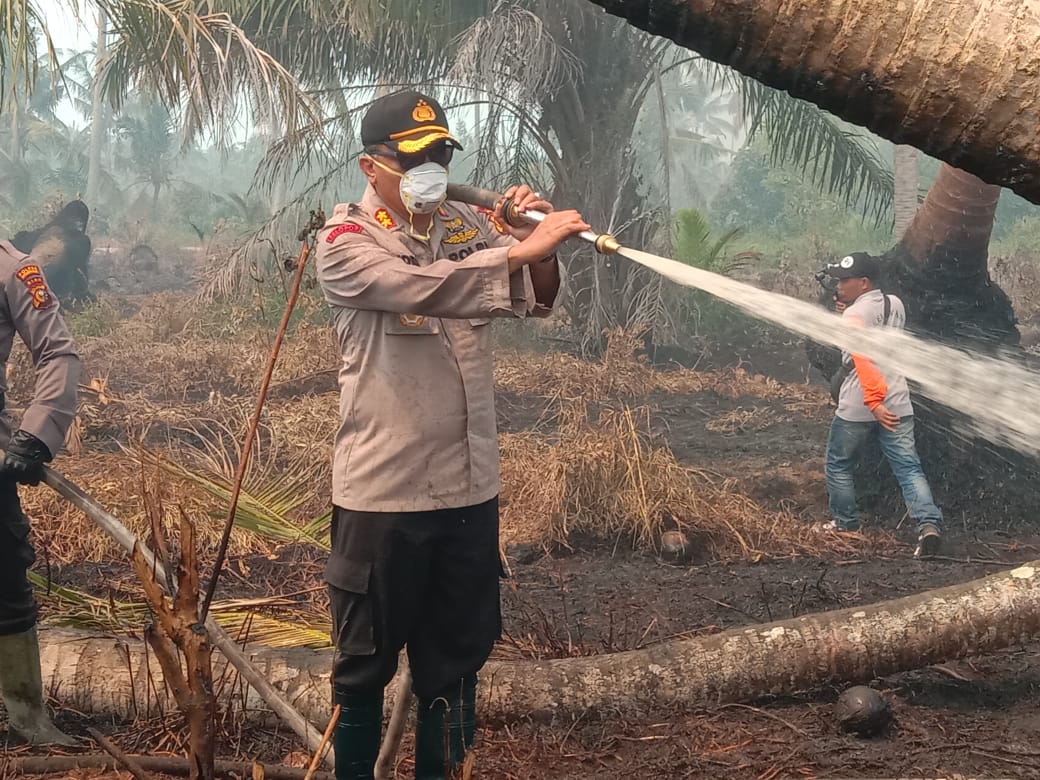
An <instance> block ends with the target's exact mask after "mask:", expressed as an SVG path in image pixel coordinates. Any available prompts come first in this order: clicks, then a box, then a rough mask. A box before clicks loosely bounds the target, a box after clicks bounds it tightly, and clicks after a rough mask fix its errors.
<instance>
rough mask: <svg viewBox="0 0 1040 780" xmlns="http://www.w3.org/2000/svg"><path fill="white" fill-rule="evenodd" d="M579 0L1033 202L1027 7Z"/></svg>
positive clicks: (840, 0)
mask: <svg viewBox="0 0 1040 780" xmlns="http://www.w3.org/2000/svg"><path fill="white" fill-rule="evenodd" d="M591 2H593V3H595V4H596V5H598V6H602V7H603V8H605V9H606V10H607V11H609V12H610V13H612V14H615V15H617V16H621V17H623V18H625V19H627V20H628V21H629V22H630V23H631V24H633V25H634V26H636V27H639V28H641V29H643V30H647V31H649V32H651V33H653V34H655V35H660V36H663V37H665V38H669V39H671V40H673V41H675V42H676V43H679V44H680V45H682V46H685V47H686V48H688V49H692V50H694V51H696V52H698V53H699V54H701V55H702V56H704V57H706V58H708V59H710V60H712V61H715V62H719V63H722V64H724V65H728V66H729V67H731V68H733V69H734V70H737V71H739V72H740V73H743V74H745V75H747V76H750V77H752V78H754V79H756V80H758V81H760V82H762V83H763V84H766V85H768V86H770V87H773V88H776V89H779V90H784V91H786V92H789V93H790V94H791V95H793V96H794V97H797V98H802V99H804V100H808V101H810V102H812V103H815V104H816V105H818V106H821V107H822V108H824V109H826V110H828V111H831V112H833V113H834V114H836V115H837V116H839V117H841V118H843V119H845V120H847V121H849V122H853V123H855V124H857V125H860V126H863V127H867V128H869V129H870V130H872V131H873V132H875V133H877V134H878V135H879V136H881V137H882V138H887V139H889V140H891V141H892V142H894V143H897V144H908V145H910V146H914V147H916V148H918V149H920V150H921V151H923V152H925V153H926V154H929V155H931V156H933V157H937V158H939V159H941V160H944V161H946V162H948V163H950V164H951V165H954V166H956V167H957V168H960V169H962V170H965V171H968V172H970V173H973V174H975V175H976V176H979V177H981V178H982V179H983V180H985V181H987V182H989V183H991V184H999V185H1001V186H1005V187H1009V188H1011V189H1012V190H1014V191H1015V192H1017V193H1019V194H1020V195H1022V196H1023V197H1025V198H1027V199H1029V200H1031V201H1033V202H1034V203H1040V176H1037V175H1036V174H1035V173H1033V172H1034V171H1035V170H1036V168H1037V165H1038V163H1040V160H1038V158H1037V155H1038V152H1037V149H1040V121H1038V114H1037V109H1036V108H1035V101H1034V93H1035V91H1036V78H1035V75H1034V74H1035V67H1034V63H1033V58H1034V56H1035V55H1034V51H1035V46H1034V45H1033V44H1034V42H1035V41H1036V40H1037V38H1038V37H1040V18H1038V17H1037V16H1036V14H1035V13H1033V12H1032V10H1031V9H1030V8H1029V4H1028V3H1023V2H1021V0H999V1H998V2H995V3H987V4H979V3H952V4H950V3H947V4H935V3H931V2H928V0H910V2H906V3H900V4H892V3H889V2H884V1H883V0H874V1H873V2H860V1H856V0H828V1H827V2H822V3H821V2H819V1H818V0H793V1H792V2H788V3H784V4H783V5H782V7H781V8H780V10H777V7H776V6H775V5H771V4H765V3H760V2H757V0H731V1H730V2H727V3H726V4H725V6H724V10H720V6H719V4H718V3H717V2H714V1H713V0H684V2H659V1H655V0H591ZM994 52H1000V56H999V57H997V56H994ZM997 150H999V154H998V153H997Z"/></svg>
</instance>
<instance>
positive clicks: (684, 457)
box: [59, 344, 1040, 780]
mask: <svg viewBox="0 0 1040 780" xmlns="http://www.w3.org/2000/svg"><path fill="white" fill-rule="evenodd" d="M774 348H775V349H774ZM799 350H800V347H799V346H798V345H797V344H787V345H779V347H778V346H777V345H775V344H774V345H772V347H771V348H770V351H769V352H767V353H761V352H760V353H759V355H760V358H759V362H758V364H756V363H755V360H754V356H753V355H752V354H751V353H750V352H747V354H745V362H744V365H745V367H748V368H750V369H752V370H756V369H757V370H759V371H762V372H765V373H775V374H777V375H779V376H780V377H781V378H782V379H784V380H786V381H799V377H801V379H800V381H804V377H805V376H806V375H807V370H806V367H805V366H804V365H803V364H801V363H800V360H804V357H801V356H800V352H799ZM633 403H634V404H645V405H647V406H650V407H651V408H652V409H653V410H654V426H655V433H656V435H658V436H659V437H661V438H663V439H664V440H666V441H667V443H668V444H669V446H670V447H671V449H672V451H673V452H674V453H675V455H676V457H677V458H678V460H679V461H680V462H682V463H684V464H686V465H690V466H694V467H698V468H704V469H708V470H710V471H712V472H713V473H716V474H718V475H720V476H722V477H725V478H729V479H732V480H735V483H736V484H737V486H738V489H740V490H742V491H744V492H746V493H748V494H749V495H750V496H751V497H753V498H754V499H755V500H756V501H758V502H759V503H760V504H761V505H762V506H763V507H765V508H766V509H783V510H786V511H788V512H790V513H791V514H792V515H794V516H795V517H797V518H799V519H800V520H803V521H805V522H814V521H821V520H824V519H825V518H826V517H827V510H826V492H825V489H824V485H823V453H824V445H825V441H826V434H827V426H828V424H829V420H830V417H831V410H830V409H829V408H828V407H827V406H826V405H825V404H822V403H820V404H816V405H812V404H808V405H805V404H802V405H798V406H797V407H795V408H792V407H791V406H789V405H785V403H784V402H783V401H782V400H778V399H768V398H758V397H754V398H750V397H749V398H736V399H731V398H724V397H721V396H717V395H715V394H713V393H695V394H689V395H657V396H653V397H648V398H645V399H635V401H634V402H633ZM499 406H500V417H501V422H502V428H503V430H504V431H520V430H530V429H531V427H532V426H536V425H542V426H545V425H551V421H550V422H547V421H546V420H545V419H544V415H543V412H544V409H545V399H538V398H529V397H519V396H514V395H511V394H509V393H503V394H502V396H501V398H500V403H499ZM754 408H765V409H767V410H768V411H770V412H772V416H771V418H770V419H772V420H773V422H771V423H770V424H768V425H765V426H764V427H757V428H753V429H747V430H741V429H740V428H739V427H738V428H736V429H730V430H727V431H725V432H719V431H717V430H716V431H713V430H711V429H709V428H707V427H706V423H708V422H709V421H711V420H714V419H717V418H719V417H720V416H722V415H725V414H727V413H730V412H733V411H735V410H747V409H754ZM539 421H541V422H540V423H539ZM889 487H890V486H889ZM885 490H886V488H885V487H884V486H882V488H881V490H880V493H881V500H880V501H878V502H876V505H877V507H879V508H878V509H877V511H875V512H874V513H873V515H872V516H871V517H870V520H869V521H868V522H867V523H866V524H865V527H866V528H867V530H866V531H865V534H864V536H865V539H866V540H865V541H864V542H863V543H862V545H861V546H860V547H859V551H858V552H857V553H855V554H853V555H847V556H844V557H841V556H836V555H835V556H832V555H826V554H825V555H821V556H819V557H800V558H784V559H770V558H765V559H763V560H762V561H760V562H759V563H757V564H750V563H743V562H741V563H730V564H721V563H709V564H699V565H683V564H675V563H670V562H666V561H664V560H662V559H660V558H659V557H657V556H656V555H655V554H653V553H651V552H646V551H632V550H627V549H624V548H620V549H619V548H617V547H616V546H614V545H608V544H605V543H596V542H588V543H587V544H579V545H576V550H575V551H574V552H573V553H572V554H562V553H559V552H556V553H552V552H550V551H547V550H544V549H541V548H537V547H530V546H528V547H512V548H509V549H507V554H508V555H509V557H510V559H511V561H510V562H511V566H512V573H513V577H512V579H510V580H508V581H507V582H506V583H505V587H504V589H503V606H504V616H505V628H506V634H507V637H506V639H505V641H504V642H503V647H502V650H501V654H503V655H509V656H512V657H516V656H517V655H521V656H523V655H529V656H530V655H535V654H537V655H541V656H556V657H559V656H565V655H576V654H588V653H596V652H608V651H616V650H626V649H633V648H637V647H641V646H645V645H647V644H649V643H653V642H659V641H663V640H666V639H669V638H674V637H677V636H693V635H697V634H706V633H712V632H716V631H720V630H725V629H728V628H733V627H737V626H742V625H747V624H753V623H759V622H768V621H770V620H774V619H783V618H788V617H792V616H796V615H800V614H805V613H809V612H817V611H823V610H830V609H838V608H844V607H850V606H854V605H857V604H867V603H871V602H876V601H882V600H886V599H891V598H896V597H899V596H903V595H908V594H912V593H917V592H920V591H923V590H927V589H930V588H935V587H941V586H945V585H950V584H955V583H960V582H965V581H968V580H971V579H974V578H977V577H981V576H984V575H986V574H988V573H991V572H994V571H997V570H999V569H1000V568H1001V567H1010V566H1011V565H1012V564H1014V563H1016V562H1020V561H1026V560H1034V559H1037V558H1040V521H1038V523H1037V524H1029V523H1022V522H1014V523H1012V522H1007V521H1005V519H1004V518H1002V517H999V516H985V515H983V514H982V513H981V511H980V512H978V513H976V512H973V511H972V507H971V506H970V505H965V504H964V502H963V501H959V500H958V502H957V503H956V507H957V509H956V511H955V512H953V513H950V512H948V519H949V520H950V523H949V528H948V534H947V537H946V546H945V548H944V550H943V555H942V557H940V558H937V559H934V560H929V561H916V560H914V559H913V558H912V544H911V542H912V530H911V529H910V528H909V527H907V526H906V525H903V526H900V520H901V517H900V513H899V512H898V511H892V510H891V509H890V508H889V509H886V508H885V507H886V506H888V507H891V506H893V503H892V501H891V496H889V497H888V498H887V499H886V498H885V496H884V493H885ZM865 492H869V491H865ZM936 492H937V500H938V502H939V503H940V505H943V506H944V507H945V506H947V498H948V496H947V495H945V494H944V492H943V490H940V489H937V491H936ZM893 539H895V540H896V541H895V543H893ZM300 556H301V551H300V550H299V549H294V548H284V549H283V550H282V551H281V553H280V555H279V557H280V558H281V561H279V560H273V561H272V560H268V559H267V558H266V557H264V556H257V557H256V559H255V560H253V559H250V560H248V561H247V564H248V566H249V567H250V569H251V570H252V571H253V575H254V576H255V577H256V578H257V579H256V580H254V582H255V581H263V579H264V577H263V572H264V566H265V565H266V566H269V567H272V566H273V567H277V566H278V565H279V563H284V562H286V561H287V560H292V561H293V562H294V565H296V566H299V565H301V564H303V563H307V564H309V566H308V569H309V570H308V578H309V577H310V575H311V574H313V575H314V577H315V578H317V577H318V576H319V572H320V566H319V565H318V563H317V562H316V561H308V560H301V557H300ZM303 557H304V558H306V557H307V556H303ZM89 568H91V571H89V572H88V571H86V570H85V569H81V570H79V572H78V576H77V572H76V570H75V569H69V570H67V571H66V574H67V575H69V576H70V577H71V578H72V579H73V580H75V579H79V578H86V579H93V578H94V577H95V576H96V574H97V571H98V570H97V569H96V568H93V567H89ZM231 582H232V581H231V580H229V583H231ZM233 582H234V583H237V585H235V584H230V585H229V586H228V587H230V588H231V589H232V590H238V588H239V587H240V588H242V594H243V595H244V594H245V592H246V590H245V589H246V586H247V585H248V583H247V582H246V581H245V580H234V581H233ZM872 684H873V685H874V686H875V687H876V688H878V689H879V690H882V691H884V693H885V695H886V697H887V698H888V700H889V702H890V704H891V706H892V708H893V712H894V715H895V722H894V724H893V725H892V726H891V727H890V728H889V729H888V730H887V731H886V732H885V733H884V734H882V735H881V736H878V737H875V738H871V739H861V738H858V737H854V736H850V735H846V734H843V733H841V732H840V731H839V729H838V727H837V725H836V723H835V719H834V716H833V704H834V702H835V700H836V698H837V696H838V694H839V693H840V689H839V688H826V689H823V690H815V691H806V692H803V693H801V694H799V695H796V696H791V697H785V698H767V699H763V700H760V701H753V702H746V703H744V704H742V705H728V706H721V707H706V708H703V709H699V710H696V711H671V712H660V713H657V715H656V717H655V719H654V721H653V722H647V721H639V722H635V721H627V720H623V719H620V718H617V717H612V716H610V715H609V714H608V715H603V714H599V715H591V714H590V715H587V716H583V717H579V718H576V719H574V720H568V721H565V722H555V723H536V722H529V721H524V720H521V721H517V722H509V723H494V724H489V725H488V726H486V727H485V728H484V729H482V732H481V735H480V738H479V748H478V760H477V764H476V767H477V771H476V773H475V775H474V777H482V778H517V779H519V778H524V779H527V778H531V779H534V778H575V779H577V778H589V779H590V780H591V778H606V779H608V780H609V779H610V778H618V779H619V780H620V778H625V780H629V779H630V778H634V777H638V778H658V777H660V778H754V779H756V780H773V779H774V778H784V777H831V778H880V777H885V778H892V777H952V776H955V775H960V776H964V777H980V778H982V777H985V778H1033V777H1040V709H1038V706H1037V702H1038V698H1040V645H1038V644H1036V643H1030V644H1028V645H1025V646H1018V647H1013V648H1010V649H1008V650H1006V651H1004V652H1001V653H996V654H992V655H987V656H984V657H976V658H968V659H964V660H962V661H957V662H951V663H948V664H944V665H941V666H935V667H929V668H926V669H922V670H918V671H914V672H909V673H905V674H900V675H894V676H891V677H888V678H885V679H881V680H875V681H873V683H872ZM89 722H91V723H93V724H94V725H96V726H99V727H100V728H102V729H103V730H105V731H108V732H111V733H115V734H117V735H119V736H120V739H121V744H122V745H123V746H124V747H125V748H126V749H128V750H144V749H146V748H147V749H150V750H156V749H157V748H156V744H157V736H162V737H163V739H165V742H162V741H159V742H158V744H160V745H163V744H165V746H166V749H176V747H177V746H176V742H175V740H174V738H173V737H171V736H169V734H170V732H169V731H167V729H168V724H166V725H155V726H153V727H149V726H148V725H147V724H145V727H142V726H141V724H118V723H111V722H107V721H102V720H100V719H96V718H91V719H90V721H89ZM59 723H62V724H65V725H68V726H69V727H70V728H72V729H74V730H77V731H80V732H81V731H82V726H83V725H84V722H83V719H82V716H80V715H78V714H77V713H71V712H67V711H63V712H60V713H59ZM149 728H151V729H152V730H151V731H149ZM293 750H298V747H294V745H293V741H292V740H291V739H288V738H285V737H284V736H274V735H271V734H269V733H266V732H257V731H255V730H250V729H243V728H241V727H240V726H239V727H234V726H233V725H232V727H230V728H229V729H228V736H227V737H226V739H225V740H224V744H223V748H222V751H221V752H222V754H224V755H227V756H229V757H230V756H232V755H243V756H248V757H253V756H259V757H261V758H262V759H266V760H280V759H281V758H283V757H284V756H285V755H286V754H287V753H289V752H290V751H293ZM410 752H411V746H410V735H409V736H406V739H405V743H404V746H403V748H402V762H401V766H400V767H399V776H402V777H409V776H411V764H410V760H409V756H410Z"/></svg>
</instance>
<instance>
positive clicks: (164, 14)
mask: <svg viewBox="0 0 1040 780" xmlns="http://www.w3.org/2000/svg"><path fill="white" fill-rule="evenodd" d="M101 2H102V5H104V7H105V10H106V11H107V12H108V14H109V18H110V29H111V32H112V41H111V43H110V48H109V53H108V55H107V57H106V58H105V60H104V61H103V63H101V73H100V79H101V85H102V91H103V93H104V96H105V98H106V99H108V100H109V101H110V102H111V103H112V105H113V106H115V107H117V108H118V107H119V106H120V105H121V104H122V102H123V101H124V100H125V99H126V98H127V96H128V95H130V94H131V91H132V90H141V89H143V90H146V91H150V92H152V93H154V94H155V95H157V96H158V98H159V99H160V100H161V101H162V102H163V103H164V104H165V105H166V106H170V107H177V108H178V109H179V110H180V115H181V117H182V119H183V135H184V140H185V142H188V141H190V140H192V139H193V138H194V137H195V136H196V135H197V134H198V133H200V132H202V131H203V130H209V131H211V132H212V135H213V138H214V139H215V140H216V141H217V142H218V143H225V142H226V139H228V138H230V137H231V135H232V130H233V129H234V126H235V124H236V123H237V122H238V121H240V120H241V119H243V118H244V117H243V116H242V115H241V111H242V108H243V107H245V108H247V109H248V112H249V115H248V118H249V119H251V120H252V121H254V122H255V123H257V124H260V125H262V126H269V127H277V128H282V129H284V131H285V132H287V133H294V132H297V131H298V130H299V129H300V128H301V127H304V126H306V125H310V124H318V125H320V123H321V117H320V111H319V110H318V107H317V105H316V104H315V102H314V100H313V99H312V98H311V97H310V96H309V95H307V94H306V93H305V91H304V90H303V88H302V87H301V85H300V84H299V83H298V82H297V80H296V78H294V77H293V76H292V74H290V72H289V71H288V70H287V69H286V68H285V66H283V65H282V64H281V63H280V62H279V61H278V60H277V59H276V58H275V57H274V56H272V55H271V54H270V53H268V52H267V51H265V50H263V49H262V48H260V47H259V46H257V45H256V44H255V43H254V42H253V41H252V40H251V39H250V37H249V36H248V35H247V33H246V32H245V30H243V29H242V28H241V27H240V26H239V25H238V24H236V22H235V21H234V20H233V19H232V14H231V13H230V12H228V11H216V10H213V8H212V7H211V4H210V3H208V2H199V3H196V2H192V0H101ZM222 5H225V6H230V9H229V10H230V11H234V12H236V13H237V12H248V11H250V10H251V9H252V10H254V11H257V9H259V10H260V11H263V10H266V9H267V6H268V5H269V4H267V3H261V2H243V3H238V4H236V3H234V2H232V3H230V4H222Z"/></svg>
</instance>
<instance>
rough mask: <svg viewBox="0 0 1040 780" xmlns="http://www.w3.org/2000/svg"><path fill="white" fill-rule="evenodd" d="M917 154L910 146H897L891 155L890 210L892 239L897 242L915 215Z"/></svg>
mask: <svg viewBox="0 0 1040 780" xmlns="http://www.w3.org/2000/svg"><path fill="white" fill-rule="evenodd" d="M918 154H919V152H918V151H917V150H916V149H915V148H914V147H912V146H903V145H902V144H899V145H897V146H896V147H895V148H894V150H893V154H892V174H893V175H892V179H893V193H892V210H893V212H894V213H895V219H894V221H893V224H892V237H893V238H894V239H895V240H896V241H898V240H899V239H901V238H902V237H903V233H905V232H906V229H907V227H909V225H910V222H911V221H912V220H913V218H914V215H915V214H916V213H917V205H918V204H917V190H918V176H919V175H918V167H917V157H918Z"/></svg>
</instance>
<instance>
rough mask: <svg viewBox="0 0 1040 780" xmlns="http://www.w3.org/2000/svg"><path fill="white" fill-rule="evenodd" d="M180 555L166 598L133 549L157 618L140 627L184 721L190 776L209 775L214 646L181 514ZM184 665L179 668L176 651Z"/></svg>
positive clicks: (191, 539)
mask: <svg viewBox="0 0 1040 780" xmlns="http://www.w3.org/2000/svg"><path fill="white" fill-rule="evenodd" d="M180 542H181V545H180V546H181V560H180V563H179V564H178V566H177V595H176V596H174V598H173V604H172V606H171V605H168V604H167V603H166V597H165V595H164V594H163V586H162V585H160V584H159V583H157V582H156V581H155V579H154V576H153V571H152V569H151V567H150V566H149V565H148V562H147V561H146V560H145V557H144V555H143V554H142V553H141V548H140V547H137V548H136V549H135V550H134V569H135V570H136V571H137V576H138V579H140V580H141V585H142V586H143V587H144V591H145V595H146V596H147V598H148V603H149V605H150V606H151V609H152V612H153V613H154V614H155V616H156V620H155V621H154V622H153V624H152V625H149V626H147V627H146V628H145V638H146V639H147V640H148V644H149V646H151V648H152V651H153V652H154V653H155V657H156V658H157V659H158V661H159V665H160V666H161V667H162V671H163V677H164V678H165V680H166V683H167V684H168V685H169V686H170V688H171V689H172V691H173V696H174V699H175V700H176V702H177V706H178V707H179V708H180V710H181V712H182V713H183V714H184V717H185V719H187V721H188V732H189V737H188V749H189V755H188V759H189V762H190V764H191V773H190V777H191V780H213V776H214V768H213V767H214V761H215V760H216V750H215V745H214V737H213V728H214V722H215V720H216V715H217V712H216V710H217V707H216V697H215V695H214V693H213V664H212V657H213V650H212V648H211V646H210V643H209V637H208V636H207V634H206V628H205V626H203V625H202V622H201V621H200V620H199V566H198V559H197V558H196V550H195V529H194V528H193V527H192V525H191V522H190V521H189V520H188V518H187V516H186V515H185V514H184V513H183V512H182V513H181V540H180ZM177 651H180V655H183V656H184V666H185V669H184V670H183V671H182V670H181V664H180V655H179V654H178V652H177Z"/></svg>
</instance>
